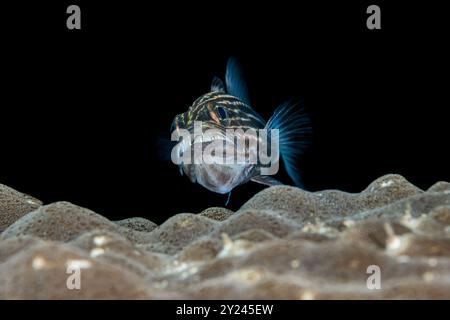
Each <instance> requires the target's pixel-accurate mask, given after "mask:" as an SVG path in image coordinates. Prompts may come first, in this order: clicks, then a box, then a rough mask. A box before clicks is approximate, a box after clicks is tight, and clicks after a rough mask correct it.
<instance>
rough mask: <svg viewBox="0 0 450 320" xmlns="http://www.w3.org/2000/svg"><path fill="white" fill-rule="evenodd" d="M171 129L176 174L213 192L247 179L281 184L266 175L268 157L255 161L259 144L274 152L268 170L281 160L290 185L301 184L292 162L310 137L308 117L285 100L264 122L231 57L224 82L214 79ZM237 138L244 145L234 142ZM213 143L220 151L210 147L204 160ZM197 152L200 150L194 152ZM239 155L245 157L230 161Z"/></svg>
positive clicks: (258, 153) (226, 191) (270, 171)
mask: <svg viewBox="0 0 450 320" xmlns="http://www.w3.org/2000/svg"><path fill="white" fill-rule="evenodd" d="M171 131H172V140H178V141H179V140H181V141H180V142H179V143H178V144H177V145H176V146H175V148H174V149H173V150H172V160H173V161H174V157H175V158H176V159H177V160H176V161H174V162H175V163H176V164H178V166H179V169H180V173H181V174H182V175H183V173H184V174H186V175H187V176H188V177H189V179H190V180H191V181H192V182H193V183H195V182H197V183H199V184H200V185H202V186H203V187H205V188H207V189H209V190H211V191H213V192H217V193H221V194H226V193H228V194H229V195H230V194H231V190H232V189H233V188H235V187H236V186H238V185H241V184H243V183H246V182H248V181H254V182H257V183H261V184H264V185H268V186H273V185H280V184H282V183H281V182H279V181H278V180H276V179H275V178H273V177H272V176H271V175H273V174H274V173H276V170H275V171H274V170H268V165H267V161H266V162H265V163H263V161H261V160H260V159H259V157H258V156H259V155H261V149H262V148H263V149H264V148H266V149H267V150H266V154H268V153H269V151H270V153H271V155H273V154H275V155H276V157H275V158H273V157H271V160H273V162H272V163H270V168H274V167H275V168H278V162H279V159H280V158H281V159H282V162H283V164H284V166H285V169H286V172H287V173H288V175H289V176H290V178H291V179H292V180H293V182H294V184H295V185H296V186H299V187H301V186H302V183H301V179H300V178H301V177H300V173H299V170H298V169H297V161H298V159H299V157H300V156H301V155H302V154H303V153H304V150H305V148H306V147H307V146H308V144H309V141H310V137H311V124H310V120H309V117H308V115H307V114H306V113H305V111H304V109H303V108H301V107H299V105H298V104H295V103H293V102H286V103H283V104H281V105H280V106H279V107H278V108H277V109H276V110H275V112H274V113H273V115H272V117H271V118H270V119H269V120H268V121H267V122H266V121H264V119H263V118H262V117H261V116H260V115H259V114H258V113H257V112H256V111H255V110H254V109H253V108H252V106H251V104H250V99H249V94H248V89H247V85H246V83H245V80H244V77H243V73H242V71H241V68H240V66H239V64H238V62H237V60H236V59H234V58H230V59H229V60H228V63H227V67H226V72H225V83H224V82H223V81H222V80H221V79H219V78H218V77H214V78H213V80H212V84H211V91H210V92H209V93H206V94H204V95H202V96H200V97H199V98H198V99H197V100H195V101H194V103H193V104H192V106H190V107H189V109H188V110H187V111H186V112H185V113H182V114H179V115H177V116H176V117H175V119H174V120H173V123H172V130H171ZM230 132H232V133H233V134H234V136H233V135H230ZM206 133H209V134H206ZM255 133H256V134H255ZM257 133H259V135H258V134H257ZM180 137H181V139H180ZM264 137H265V138H266V139H264ZM240 138H241V140H242V139H244V143H243V144H242V143H237V142H236V140H239V139H240ZM269 139H270V140H271V141H270V144H269V143H268V142H267V141H268V140H269ZM263 140H264V141H265V143H263V142H264V141H263ZM213 144H215V146H216V147H218V146H220V150H221V151H222V153H220V152H217V148H216V149H214V150H213V151H212V152H211V150H209V151H210V152H209V154H210V155H212V158H213V159H212V160H213V161H205V158H204V153H205V152H206V151H208V149H211V146H212V145H213ZM196 150H198V151H200V153H197V154H196V152H195V151H196ZM229 155H232V156H231V161H230V156H229ZM186 156H188V157H186ZM239 156H241V159H242V158H243V159H244V161H233V159H234V160H236V158H237V157H239ZM279 156H281V157H279ZM219 158H220V159H219ZM186 159H188V160H190V161H186ZM192 159H193V161H192ZM255 159H256V161H250V160H255ZM210 160H211V159H210ZM217 160H222V161H217ZM224 160H225V161H224ZM228 200H229V197H228ZM227 203H228V201H227Z"/></svg>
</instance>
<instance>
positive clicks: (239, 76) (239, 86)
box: [225, 57, 250, 105]
mask: <svg viewBox="0 0 450 320" xmlns="http://www.w3.org/2000/svg"><path fill="white" fill-rule="evenodd" d="M225 83H226V85H227V93H229V94H231V95H233V96H235V97H237V98H239V99H241V100H242V101H243V102H245V103H246V104H248V105H250V99H249V95H248V89H247V84H246V83H245V80H244V76H243V73H242V71H241V67H240V65H239V62H238V61H237V60H236V58H234V57H231V58H229V59H228V63H227V71H226V73H225Z"/></svg>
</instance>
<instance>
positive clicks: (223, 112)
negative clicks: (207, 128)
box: [217, 107, 227, 119]
mask: <svg viewBox="0 0 450 320" xmlns="http://www.w3.org/2000/svg"><path fill="white" fill-rule="evenodd" d="M217 113H218V114H219V116H220V117H221V118H222V119H224V118H226V117H227V112H226V110H225V109H224V108H222V107H217Z"/></svg>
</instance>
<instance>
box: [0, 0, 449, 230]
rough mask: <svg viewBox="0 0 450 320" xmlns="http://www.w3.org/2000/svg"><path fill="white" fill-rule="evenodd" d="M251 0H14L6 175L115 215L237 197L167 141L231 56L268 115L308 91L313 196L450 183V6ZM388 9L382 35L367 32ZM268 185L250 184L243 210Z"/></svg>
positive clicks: (5, 86) (5, 20)
mask: <svg viewBox="0 0 450 320" xmlns="http://www.w3.org/2000/svg"><path fill="white" fill-rule="evenodd" d="M41 2H42V3H41ZM246 3H247V4H243V2H242V1H240V2H237V1H227V2H204V3H202V2H189V3H188V2H182V3H178V2H164V3H154V4H153V2H152V4H146V5H144V4H143V3H139V2H137V1H136V2H130V1H117V2H109V1H108V2H106V1H104V2H102V1H96V2H95V4H94V3H92V1H91V2H89V3H88V2H87V1H76V0H74V1H71V2H64V1H55V2H54V3H53V4H52V3H51V2H45V3H43V1H39V2H30V3H29V4H28V3H23V2H22V3H20V4H14V5H3V6H2V10H1V14H2V17H1V19H0V20H1V23H2V29H1V33H2V45H1V47H2V49H1V50H2V52H3V58H2V67H1V77H2V80H3V81H2V85H1V88H2V89H1V92H2V97H1V116H0V125H1V126H0V137H1V148H0V152H1V154H0V183H3V184H6V185H9V186H11V187H13V188H15V189H18V190H20V191H22V192H25V193H28V194H30V195H33V196H35V197H37V198H39V199H41V200H43V201H44V202H45V203H50V202H53V201H59V200H66V201H70V202H72V203H75V204H78V205H81V206H84V207H88V208H90V209H92V210H94V211H96V212H98V213H100V214H102V215H105V216H106V217H108V218H110V219H120V218H126V217H131V216H142V217H146V218H148V219H151V220H153V221H155V222H162V221H164V220H166V219H167V218H168V217H170V216H172V215H174V214H176V213H180V212H199V211H201V210H203V209H205V208H207V207H209V206H223V205H224V203H225V200H226V196H224V195H219V194H214V193H212V192H210V191H208V190H206V189H203V188H202V187H201V186H199V185H194V184H192V183H190V182H189V180H188V179H187V178H186V177H181V176H180V175H179V173H178V170H177V168H176V166H175V165H173V164H172V163H171V162H170V158H169V157H168V154H169V152H170V147H169V145H168V144H166V143H164V140H165V139H166V140H168V139H169V129H170V124H171V121H172V119H173V117H174V116H175V115H176V114H178V113H181V112H184V111H185V110H186V109H187V108H188V106H189V105H190V104H191V103H192V102H193V101H194V100H195V99H196V98H197V97H198V96H200V95H201V94H203V93H206V92H207V91H208V89H209V86H210V81H211V79H212V77H213V76H214V75H217V76H222V77H223V73H224V69H225V64H226V60H227V58H228V57H229V56H230V55H233V56H236V57H237V58H238V59H239V60H240V62H241V64H242V66H243V70H244V73H245V74H246V76H247V81H248V86H249V89H250V94H251V99H252V104H253V107H254V108H255V109H256V110H257V111H258V112H260V114H261V115H262V116H263V117H264V118H265V119H268V118H269V117H270V116H271V114H272V112H273V110H274V109H275V108H276V107H277V105H278V104H280V103H281V102H283V101H285V100H287V99H291V98H295V99H300V100H303V102H304V104H305V106H306V108H307V110H308V112H309V113H310V115H311V118H312V121H313V128H314V141H313V146H312V148H311V149H310V152H309V153H308V154H307V156H306V157H305V158H304V161H303V162H302V169H303V171H304V172H305V173H304V182H305V186H306V188H307V189H308V190H313V191H314V190H321V189H328V188H333V189H341V190H345V191H349V192H359V191H361V190H363V189H364V188H365V187H366V186H367V185H368V184H369V183H370V182H372V181H373V180H374V179H376V178H378V177H380V176H381V175H384V174H387V173H398V174H401V175H403V176H405V177H406V178H407V179H408V180H409V181H411V182H412V183H414V184H416V185H418V186H419V187H420V188H424V189H426V188H428V187H429V186H430V185H431V184H433V183H434V182H436V181H439V180H446V181H450V169H449V166H448V163H449V162H450V161H449V160H450V156H449V155H448V152H447V149H448V145H449V144H448V140H449V133H448V119H449V118H448V117H447V115H446V109H447V108H448V106H449V103H448V88H449V86H448V83H449V81H448V76H449V72H448V71H449V70H448V69H449V68H448V57H449V52H448V51H449V50H448V49H447V46H448V45H447V42H448V38H449V37H448V32H447V29H448V27H447V26H446V24H445V21H446V20H445V10H444V9H443V8H441V7H439V6H437V5H436V4H425V2H423V3H422V4H412V3H411V2H404V3H397V5H396V6H394V4H392V3H390V4H388V3H385V2H380V1H374V2H367V3H364V2H359V3H358V2H354V3H347V1H338V3H336V2H331V1H330V3H324V2H320V3H318V2H315V3H316V4H315V5H312V4H311V3H310V4H308V5H306V4H304V2H300V1H295V2H294V1H291V2H279V1H277V2H276V3H275V2H270V3H267V4H263V3H259V2H246ZM372 3H375V4H378V5H380V7H381V11H382V29H381V30H368V29H367V28H366V19H367V16H368V15H367V14H366V8H367V6H368V5H369V4H372ZM69 4H78V5H80V7H81V12H82V13H81V20H82V30H71V31H70V30H67V28H66V18H67V16H68V15H67V14H66V8H67V6H68V5H69ZM447 20H448V19H447ZM280 179H282V180H283V181H284V182H286V183H289V180H288V179H287V178H286V177H285V176H284V175H283V172H281V177H280ZM262 188H263V187H262V186H259V185H256V184H254V183H249V184H246V185H243V186H240V187H238V188H236V189H235V190H234V191H233V195H232V201H231V204H230V207H231V209H237V208H239V207H240V205H242V204H243V203H244V202H245V201H246V200H247V199H249V198H250V197H251V196H252V195H253V194H254V193H255V192H257V191H259V190H261V189H262Z"/></svg>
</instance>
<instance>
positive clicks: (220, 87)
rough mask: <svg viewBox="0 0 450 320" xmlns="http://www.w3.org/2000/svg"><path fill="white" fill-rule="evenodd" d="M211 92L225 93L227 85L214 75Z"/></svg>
mask: <svg viewBox="0 0 450 320" xmlns="http://www.w3.org/2000/svg"><path fill="white" fill-rule="evenodd" d="M211 92H224V93H225V85H224V84H223V81H222V80H220V79H219V78H217V77H214V78H213V80H212V82H211Z"/></svg>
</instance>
